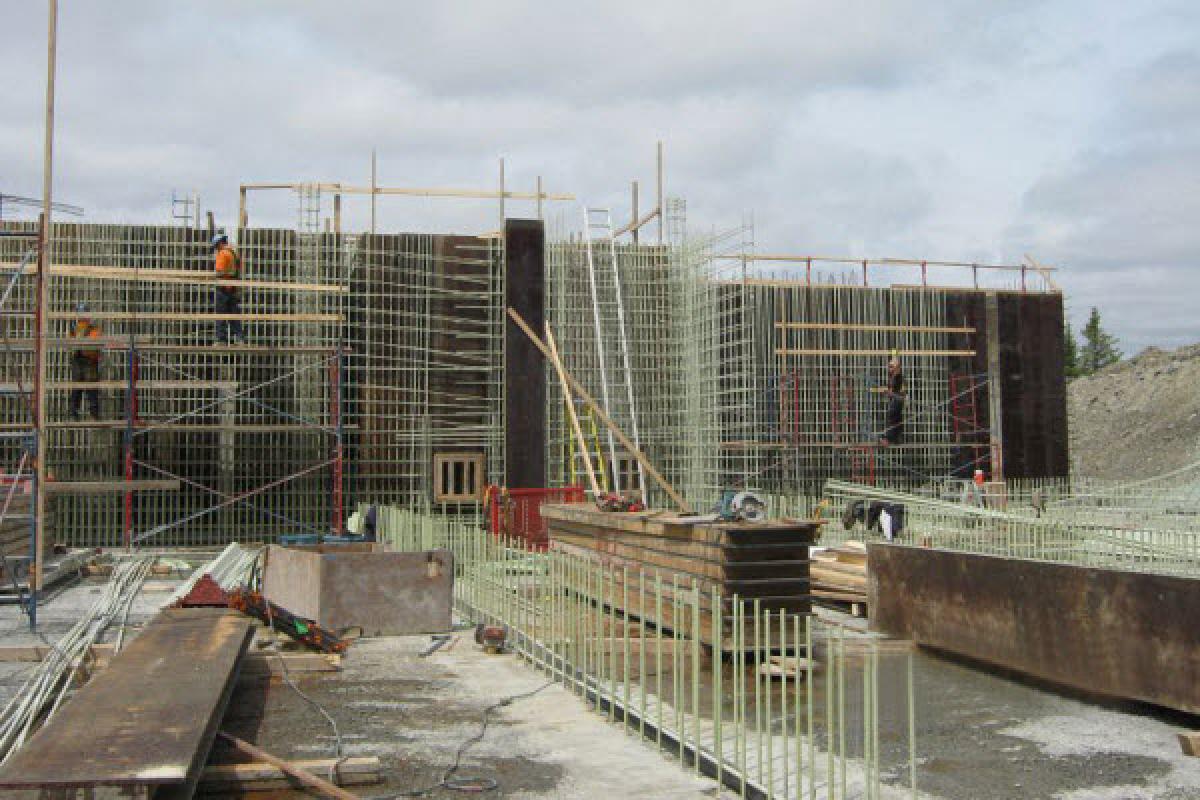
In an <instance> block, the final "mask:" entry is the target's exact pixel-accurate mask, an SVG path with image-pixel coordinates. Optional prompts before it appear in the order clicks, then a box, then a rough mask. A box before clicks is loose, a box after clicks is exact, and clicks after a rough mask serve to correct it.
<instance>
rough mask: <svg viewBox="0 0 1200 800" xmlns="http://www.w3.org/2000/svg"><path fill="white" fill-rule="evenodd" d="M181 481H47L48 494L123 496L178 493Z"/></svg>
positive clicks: (45, 487)
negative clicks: (143, 493) (126, 494)
mask: <svg viewBox="0 0 1200 800" xmlns="http://www.w3.org/2000/svg"><path fill="white" fill-rule="evenodd" d="M179 485H180V484H179V481H174V480H137V481H122V480H111V481H46V483H45V485H44V486H43V488H44V489H45V490H46V493H47V494H123V493H125V492H177V491H179Z"/></svg>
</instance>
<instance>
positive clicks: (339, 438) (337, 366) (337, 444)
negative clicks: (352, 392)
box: [330, 347, 345, 536]
mask: <svg viewBox="0 0 1200 800" xmlns="http://www.w3.org/2000/svg"><path fill="white" fill-rule="evenodd" d="M344 357H345V356H344V353H343V351H342V348H341V347H338V349H337V357H336V358H335V359H334V360H333V363H332V365H331V367H330V369H331V370H332V373H333V374H332V375H331V377H332V378H333V409H332V410H333V421H332V422H333V425H332V427H333V429H334V430H335V431H336V433H335V434H334V440H333V469H332V473H333V487H332V489H333V498H332V499H333V502H332V506H333V526H332V527H333V532H334V533H335V534H337V535H339V536H340V535H341V534H342V525H343V519H344V517H345V514H344V513H343V509H342V503H343V498H342V457H343V443H344V440H345V439H344V437H345V429H344V427H343V424H342V416H343V415H342V400H343V395H342V392H343V391H344V390H343V386H342V360H343V358H344Z"/></svg>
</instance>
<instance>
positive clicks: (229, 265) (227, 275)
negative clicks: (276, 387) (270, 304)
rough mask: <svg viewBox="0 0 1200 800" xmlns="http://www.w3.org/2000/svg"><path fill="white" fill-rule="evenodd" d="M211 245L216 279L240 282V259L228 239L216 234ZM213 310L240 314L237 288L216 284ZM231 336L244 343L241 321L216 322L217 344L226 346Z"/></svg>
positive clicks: (224, 320) (221, 320)
mask: <svg viewBox="0 0 1200 800" xmlns="http://www.w3.org/2000/svg"><path fill="white" fill-rule="evenodd" d="M212 244H213V250H214V251H215V252H216V257H215V258H214V261H213V266H214V268H215V270H216V273H217V278H219V279H222V280H227V281H232V280H241V278H242V258H241V256H239V255H238V254H237V251H235V250H234V249H233V248H232V247H230V246H229V237H228V236H226V235H225V234H223V233H222V234H218V235H217V236H214V237H213V242H212ZM213 309H214V311H216V313H218V314H241V313H242V301H241V294H240V291H239V289H238V287H236V286H228V285H225V286H222V285H219V284H218V285H217V287H216V288H215V289H214V290H213ZM231 335H232V337H233V340H234V341H236V342H237V343H238V344H245V343H246V334H245V332H243V330H242V321H241V320H240V319H233V320H229V319H219V320H217V344H228V343H229V341H230V336H231Z"/></svg>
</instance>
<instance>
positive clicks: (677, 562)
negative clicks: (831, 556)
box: [541, 503, 820, 649]
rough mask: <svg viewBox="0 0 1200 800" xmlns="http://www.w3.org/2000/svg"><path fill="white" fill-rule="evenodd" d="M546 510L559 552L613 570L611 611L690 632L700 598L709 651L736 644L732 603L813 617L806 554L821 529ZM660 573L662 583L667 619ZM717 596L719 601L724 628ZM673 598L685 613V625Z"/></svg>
mask: <svg viewBox="0 0 1200 800" xmlns="http://www.w3.org/2000/svg"><path fill="white" fill-rule="evenodd" d="M541 512H542V517H543V519H545V520H546V524H547V532H548V534H549V537H550V542H551V547H552V548H554V549H557V550H560V551H562V552H566V553H571V554H575V555H580V556H583V557H585V558H587V559H589V560H591V561H594V562H596V563H598V564H602V565H604V566H605V567H608V568H609V572H610V574H611V575H612V576H613V577H612V579H611V586H610V587H605V586H601V587H600V589H599V593H600V594H603V595H604V596H603V597H602V598H600V599H602V600H603V601H604V602H605V603H606V604H608V605H612V606H615V607H617V608H622V609H623V610H626V611H628V612H629V613H630V614H632V615H636V616H638V617H639V618H641V619H643V620H646V621H649V622H651V623H652V624H656V625H661V626H662V627H664V628H668V629H672V630H673V629H675V628H676V626H677V625H678V627H679V628H680V629H681V630H685V631H688V632H691V631H692V630H693V629H694V628H695V627H696V622H695V620H693V619H692V615H691V613H690V608H691V606H690V605H688V604H690V603H692V602H695V601H696V600H697V598H698V601H699V606H700V609H701V614H700V621H699V626H698V627H699V632H700V638H701V640H702V641H704V642H705V643H707V644H711V645H714V646H720V647H721V648H722V649H726V645H728V644H729V634H730V633H731V631H732V619H731V615H730V614H731V612H732V611H733V610H734V598H735V596H736V598H738V601H739V602H745V603H747V604H749V603H752V602H754V601H757V602H758V603H759V607H760V608H762V609H770V610H773V611H774V610H786V611H790V612H795V613H801V614H807V613H809V612H810V611H811V610H812V607H811V602H810V598H809V559H808V554H809V547H810V546H811V545H812V544H813V542H815V541H816V539H817V536H818V533H819V531H820V523H819V522H815V521H812V520H777V521H771V522H766V523H742V522H729V523H726V522H695V521H691V520H690V519H689V518H687V517H680V516H675V515H673V514H668V513H665V512H661V511H660V512H652V511H651V512H612V511H600V510H599V509H597V508H596V507H595V506H593V505H591V504H590V503H568V504H562V505H545V506H542V509H541ZM643 575H644V576H645V577H644V579H643V577H642V576H643ZM656 576H657V577H658V578H659V579H660V580H661V582H662V595H663V598H664V601H663V602H662V603H661V606H662V611H661V614H660V612H659V611H658V608H659V605H660V604H659V603H657V602H656V597H655V592H656V589H655V586H656V583H655V578H656ZM606 580H607V579H606ZM643 580H644V582H645V589H644V590H643ZM714 591H715V592H718V593H719V596H720V598H721V608H720V615H719V616H720V626H719V629H718V630H714V624H713V610H714V609H713V594H714ZM605 592H607V594H605ZM643 597H644V599H643ZM676 598H678V599H679V600H680V602H681V603H682V604H683V605H684V606H685V607H684V608H683V610H682V614H683V617H684V618H683V619H679V620H676V619H675V616H676V611H675V608H674V607H673V606H674V600H675V599H676ZM643 605H644V606H645V607H644V608H643V607H642V606H643Z"/></svg>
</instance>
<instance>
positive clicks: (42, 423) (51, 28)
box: [30, 0, 58, 624]
mask: <svg viewBox="0 0 1200 800" xmlns="http://www.w3.org/2000/svg"><path fill="white" fill-rule="evenodd" d="M48 8H49V18H48V29H47V36H46V139H45V153H44V157H43V161H42V225H41V236H40V238H39V242H38V251H39V254H38V275H37V318H36V320H35V322H36V326H37V334H36V336H35V340H36V343H37V356H36V361H37V374H36V377H35V378H34V380H35V385H34V398H35V401H34V402H35V403H36V407H37V421H36V425H37V442H36V446H37V451H38V452H37V462H36V464H35V476H36V477H35V479H34V495H35V496H34V517H35V519H36V525H37V527H36V534H35V536H34V553H33V558H34V562H33V564H34V568H33V574H32V575H31V576H30V577H31V579H32V581H31V582H32V584H33V585H32V586H31V587H30V588H31V595H33V598H32V602H33V603H34V604H36V602H37V600H36V596H37V593H38V592H39V591H41V589H42V567H43V564H42V551H43V550H44V549H45V543H46V493H45V492H44V491H42V487H43V486H44V485H45V481H46V452H45V451H46V443H47V441H48V439H47V436H46V430H47V429H46V422H47V420H46V374H47V363H46V325H47V323H48V322H49V318H50V308H49V302H48V301H49V293H48V292H47V291H46V281H47V277H48V275H49V272H50V247H49V245H50V226H51V223H52V216H51V215H52V211H53V208H52V197H51V196H52V194H53V188H54V73H55V68H56V65H57V57H56V49H57V46H58V44H57V42H58V0H50V2H49V3H48ZM33 619H34V615H33V614H30V623H31V624H32V623H33Z"/></svg>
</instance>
